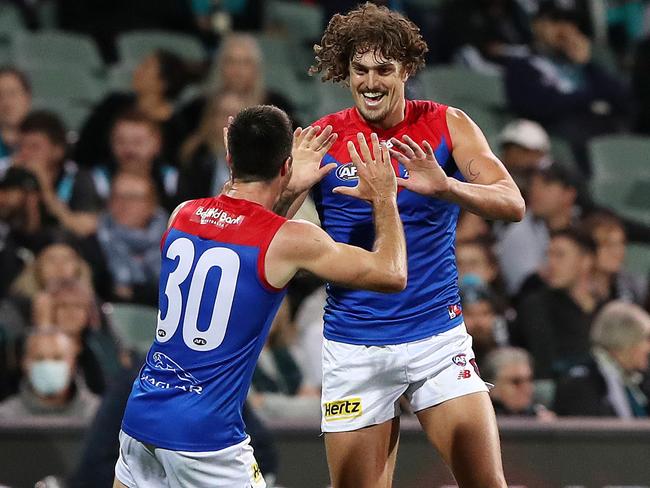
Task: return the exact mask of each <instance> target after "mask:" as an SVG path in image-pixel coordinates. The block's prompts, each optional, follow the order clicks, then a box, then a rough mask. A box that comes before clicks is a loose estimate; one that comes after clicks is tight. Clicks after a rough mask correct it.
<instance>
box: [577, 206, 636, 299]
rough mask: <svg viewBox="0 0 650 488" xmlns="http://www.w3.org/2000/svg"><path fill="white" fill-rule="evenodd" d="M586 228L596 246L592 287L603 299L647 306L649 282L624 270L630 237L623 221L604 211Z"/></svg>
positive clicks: (588, 220)
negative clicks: (626, 232)
mask: <svg viewBox="0 0 650 488" xmlns="http://www.w3.org/2000/svg"><path fill="white" fill-rule="evenodd" d="M582 225H583V227H584V229H585V232H587V233H588V234H590V235H591V237H592V239H593V240H594V242H595V243H596V266H595V269H594V276H593V278H592V279H593V281H592V286H593V287H594V290H595V292H596V294H597V295H598V297H599V299H600V300H601V301H610V300H614V299H620V300H623V301H626V302H631V303H636V304H637V305H643V304H644V303H645V301H646V298H647V295H648V282H647V280H646V277H645V276H637V275H634V274H632V273H628V272H627V271H626V270H624V269H623V264H624V261H625V246H626V243H627V237H626V235H625V227H624V225H623V222H622V221H621V219H619V218H618V217H617V216H616V215H615V214H614V213H612V212H609V211H605V210H600V211H596V212H593V213H591V214H589V215H588V216H587V217H586V218H585V219H584V220H583V222H582Z"/></svg>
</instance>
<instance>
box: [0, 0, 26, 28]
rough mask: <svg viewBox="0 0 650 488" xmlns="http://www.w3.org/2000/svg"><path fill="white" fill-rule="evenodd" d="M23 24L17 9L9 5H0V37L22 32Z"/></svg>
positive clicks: (7, 3) (6, 3) (5, 3)
mask: <svg viewBox="0 0 650 488" xmlns="http://www.w3.org/2000/svg"><path fill="white" fill-rule="evenodd" d="M24 30H25V23H24V21H23V16H22V15H21V13H20V10H18V7H16V6H15V5H13V4H11V3H9V2H2V3H0V35H5V34H10V33H13V32H17V31H24Z"/></svg>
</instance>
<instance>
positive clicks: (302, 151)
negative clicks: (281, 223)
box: [287, 125, 337, 194]
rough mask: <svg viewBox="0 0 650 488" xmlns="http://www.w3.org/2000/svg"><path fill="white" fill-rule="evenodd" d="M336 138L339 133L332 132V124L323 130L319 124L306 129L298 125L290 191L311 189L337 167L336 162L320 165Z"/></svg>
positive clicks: (294, 137)
mask: <svg viewBox="0 0 650 488" xmlns="http://www.w3.org/2000/svg"><path fill="white" fill-rule="evenodd" d="M336 138H337V134H336V133H334V132H332V126H331V125H328V126H327V127H325V128H324V129H323V130H322V131H321V130H320V127H319V126H314V127H311V126H310V127H307V128H305V129H301V128H300V127H298V128H297V129H296V130H295V132H294V133H293V147H292V149H291V157H292V158H293V172H292V174H291V180H290V182H289V186H288V188H287V190H288V191H290V192H292V193H294V194H299V193H302V192H304V191H306V190H309V189H310V188H311V187H312V186H314V185H315V184H316V183H318V182H319V181H320V180H321V179H322V178H323V177H324V176H325V175H326V174H327V173H329V172H330V171H331V170H332V169H334V168H335V167H336V163H330V164H327V165H325V166H323V167H322V168H321V167H320V162H321V160H322V159H323V157H324V156H325V154H326V153H327V151H329V149H330V148H331V147H332V144H334V141H336Z"/></svg>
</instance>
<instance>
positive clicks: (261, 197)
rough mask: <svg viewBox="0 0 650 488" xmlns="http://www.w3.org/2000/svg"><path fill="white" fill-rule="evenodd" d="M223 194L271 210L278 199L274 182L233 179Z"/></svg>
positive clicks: (277, 191)
mask: <svg viewBox="0 0 650 488" xmlns="http://www.w3.org/2000/svg"><path fill="white" fill-rule="evenodd" d="M225 194H226V195H227V196H229V197H231V198H239V199H241V200H248V201H249V202H254V203H257V204H259V205H261V206H262V207H264V208H267V209H269V210H272V209H273V206H274V205H275V203H276V202H277V200H278V196H279V190H278V189H277V188H276V187H275V184H274V182H262V181H252V182H244V181H239V180H234V181H233V182H232V185H231V186H230V188H229V189H228V190H226V192H225Z"/></svg>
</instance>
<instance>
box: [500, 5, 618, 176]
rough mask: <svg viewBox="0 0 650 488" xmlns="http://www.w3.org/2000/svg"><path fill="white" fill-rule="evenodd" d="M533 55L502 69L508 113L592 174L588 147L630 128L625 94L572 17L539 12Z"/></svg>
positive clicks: (547, 10) (545, 10)
mask: <svg viewBox="0 0 650 488" xmlns="http://www.w3.org/2000/svg"><path fill="white" fill-rule="evenodd" d="M532 27H533V47H534V49H533V52H532V53H530V55H527V56H523V57H518V58H513V59H511V60H510V62H509V63H508V64H507V65H506V71H505V88H506V95H507V98H508V103H509V105H510V108H511V109H512V110H513V111H514V112H515V113H516V114H517V115H518V116H520V117H525V118H529V119H532V120H536V121H538V122H540V123H541V124H543V125H544V126H545V127H546V128H547V129H549V130H550V131H551V132H552V133H554V134H557V135H558V136H560V137H562V138H564V139H566V140H567V141H568V142H569V143H570V144H571V146H572V148H573V151H574V154H575V157H576V161H577V162H578V164H579V165H580V169H581V171H582V173H583V174H584V175H586V176H588V175H590V174H591V168H590V166H589V161H588V157H587V153H586V142H587V140H589V139H590V138H591V137H593V136H596V135H600V134H606V133H611V132H618V131H620V130H623V129H625V128H626V126H627V125H628V124H629V118H630V108H631V98H630V93H629V90H628V89H627V88H626V86H625V85H624V84H623V82H622V81H621V80H620V79H619V78H618V77H616V76H615V75H613V74H611V73H609V72H608V71H606V70H605V69H604V68H603V67H601V66H600V65H599V64H598V63H597V62H596V61H594V59H593V48H592V42H591V40H590V39H589V37H588V36H587V34H586V33H585V32H584V31H581V29H582V28H583V26H582V23H581V22H580V21H579V19H578V16H577V15H576V13H575V12H573V11H569V10H563V9H559V8H557V7H554V6H552V5H551V6H549V7H542V8H540V10H539V12H538V13H537V15H536V16H535V18H534V19H533V23H532Z"/></svg>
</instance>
